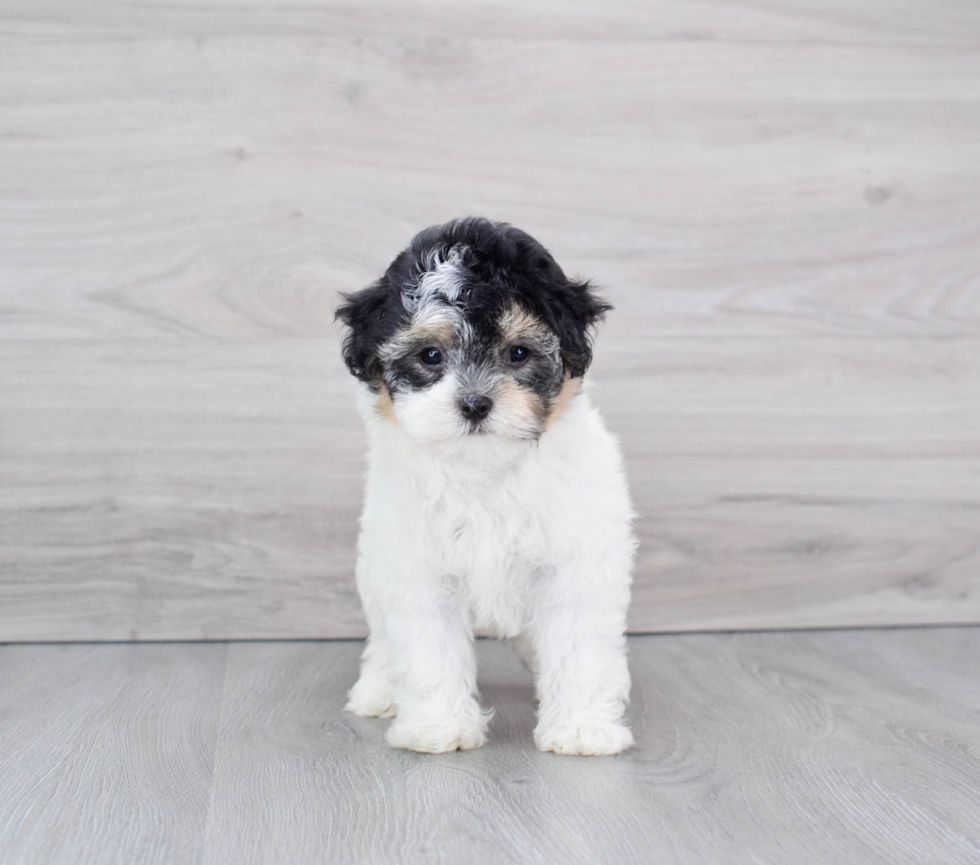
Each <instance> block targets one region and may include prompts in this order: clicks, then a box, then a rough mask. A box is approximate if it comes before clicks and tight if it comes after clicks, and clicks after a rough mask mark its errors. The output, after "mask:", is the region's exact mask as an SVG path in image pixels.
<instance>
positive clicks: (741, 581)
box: [0, 0, 980, 641]
mask: <svg viewBox="0 0 980 865" xmlns="http://www.w3.org/2000/svg"><path fill="white" fill-rule="evenodd" d="M978 153H980V3H977V2H976V0H900V2H896V0H826V2H820V3H815V2H813V0H780V2H778V3H759V2H754V0H731V2H725V3H717V2H690V0H650V2H643V3H638V2H630V0H574V2H565V0H563V2H555V0H526V2H525V0H521V2H518V0H493V2H486V3H484V2H480V3H475V2H474V3H465V2H459V3H452V4H449V3H446V2H442V0H404V2H397V3H396V2H391V0H381V2H377V3H369V4H365V3H358V2H352V0H289V2H287V3H284V4H283V3H270V2H268V0H235V2H224V0H193V2H167V0H165V2H154V3H143V2H132V0H43V2H42V0H4V2H3V3H2V4H0V640H11V641H15V640H27V641H31V640H73V639H74V640H130V639H149V640H152V639H231V638H246V639H248V638H272V637H279V638H302V637H355V636H362V635H363V634H364V631H365V625H364V620H363V618H362V616H361V612H360V606H359V604H358V601H357V598H356V593H355V590H354V579H353V567H352V566H353V560H354V554H353V550H354V536H355V531H356V520H357V511H358V506H359V503H360V495H361V488H362V481H361V476H362V468H363V450H364V442H363V435H362V432H361V429H360V422H359V420H358V419H357V418H356V417H355V415H354V411H353V401H352V399H351V395H350V393H349V376H348V375H347V373H346V371H345V370H344V367H343V365H342V363H341V360H340V355H339V349H338V333H337V331H336V328H335V326H334V324H333V322H332V313H333V309H334V307H335V305H336V303H337V299H338V292H340V291H349V290H353V289H357V288H360V287H362V286H364V285H366V284H368V283H369V282H370V281H372V280H373V279H374V278H375V277H376V276H377V275H378V274H379V272H381V271H382V270H383V269H384V267H385V266H386V265H387V263H388V262H389V261H390V259H391V258H392V257H393V256H394V254H395V253H396V252H397V251H398V250H399V249H401V248H402V247H403V245H404V244H405V243H406V242H407V241H408V239H409V238H410V237H411V236H412V235H413V234H414V233H415V232H416V231H418V230H419V229H421V228H423V227H424V226H426V225H428V224H431V223H434V222H441V221H444V220H446V219H449V218H452V217H455V216H459V215H462V214H469V213H478V214H483V215H486V216H489V217H492V218H495V219H504V220H508V221H511V222H514V223H515V224H517V225H519V226H521V227H522V228H525V229H526V230H528V231H530V232H531V233H532V234H533V235H535V236H536V237H538V238H539V239H540V240H541V241H542V242H543V243H544V244H545V245H546V246H548V247H549V248H550V249H552V251H553V252H554V253H555V255H556V257H557V259H558V260H559V262H561V263H562V264H563V265H564V266H565V267H566V268H567V269H568V270H569V271H570V272H572V273H575V274H581V275H584V276H588V277H591V278H593V279H594V280H595V281H596V282H597V283H598V284H599V285H601V286H602V287H603V288H604V290H605V291H606V294H607V296H608V297H609V299H610V300H611V301H612V302H613V303H614V304H615V306H616V310H615V311H614V312H613V313H612V314H611V315H610V317H609V320H608V322H607V324H606V325H605V326H604V327H603V329H602V331H601V332H600V334H599V337H598V340H597V344H596V362H595V366H594V368H593V370H592V371H591V372H590V376H591V377H593V378H594V380H595V385H596V387H595V396H596V400H597V402H598V403H599V404H600V406H601V407H602V410H603V411H604V413H605V415H606V417H607V420H608V422H609V424H610V426H611V427H612V429H613V430H614V431H615V432H616V433H617V434H618V435H619V436H620V437H621V439H622V441H623V446H624V450H625V454H626V460H627V466H628V470H629V474H630V478H631V483H632V489H633V493H634V497H635V500H636V506H637V510H638V513H639V523H638V531H639V534H640V537H641V540H642V546H641V551H640V557H639V560H638V565H637V573H636V584H635V592H634V603H633V606H632V608H631V612H630V626H631V628H632V629H633V630H634V631H637V632H650V631H660V630H666V631H671V630H711V629H751V628H774V627H776V628H786V627H789V628H792V627H808V626H837V625H870V624H903V623H904V624H909V623H919V624H922V623H965V622H974V623H977V622H980V582H978V580H977V576H976V575H977V573H978V570H980V520H978V513H980V443H978V442H980V440H978V436H977V430H978V429H980V252H978V250H980V160H978V158H977V155H978Z"/></svg>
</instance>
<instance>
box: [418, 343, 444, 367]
mask: <svg viewBox="0 0 980 865" xmlns="http://www.w3.org/2000/svg"><path fill="white" fill-rule="evenodd" d="M419 360H420V361H422V363H424V364H425V365H426V366H439V364H441V363H442V352H441V351H439V349H437V348H436V347H435V346H429V347H428V348H423V349H422V351H420V352H419Z"/></svg>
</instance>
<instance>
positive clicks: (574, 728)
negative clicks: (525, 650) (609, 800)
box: [528, 563, 633, 755]
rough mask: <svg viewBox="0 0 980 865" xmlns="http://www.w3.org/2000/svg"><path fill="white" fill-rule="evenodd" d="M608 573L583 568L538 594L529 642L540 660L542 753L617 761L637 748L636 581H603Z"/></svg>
mask: <svg viewBox="0 0 980 865" xmlns="http://www.w3.org/2000/svg"><path fill="white" fill-rule="evenodd" d="M588 564H589V565H595V563H588ZM605 568H606V569H607V570H608V569H609V565H608V563H607V564H606V565H605ZM602 569H603V566H602V565H598V566H596V567H591V568H590V567H584V566H583V565H576V566H574V567H569V568H566V569H565V570H563V571H560V572H558V573H556V574H553V575H550V576H549V577H547V578H546V579H545V581H544V582H543V583H542V584H541V585H540V586H539V587H538V593H537V598H536V607H537V609H536V611H535V615H534V617H533V619H532V625H531V628H530V629H529V632H528V636H529V637H530V639H531V642H532V644H533V646H534V652H535V657H536V661H537V670H536V679H537V681H536V684H537V692H538V701H539V706H538V724H537V727H536V728H535V730H534V742H535V744H536V745H537V746H538V748H539V749H540V750H542V751H554V752H555V753H557V754H583V755H600V754H617V753H619V752H620V751H623V750H625V749H626V748H629V747H630V746H631V745H632V744H633V734H632V733H631V732H630V730H629V728H628V727H627V726H626V725H625V724H624V723H623V714H624V711H625V707H626V703H627V702H628V700H629V691H630V677H629V670H628V668H627V665H626V637H625V636H624V631H625V619H626V607H627V605H628V603H629V578H628V576H627V577H623V578H619V577H617V576H616V575H615V574H609V573H607V574H606V575H605V576H606V579H603V574H602V573H601V571H602Z"/></svg>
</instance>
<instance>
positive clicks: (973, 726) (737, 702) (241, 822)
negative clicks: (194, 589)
mask: <svg viewBox="0 0 980 865" xmlns="http://www.w3.org/2000/svg"><path fill="white" fill-rule="evenodd" d="M359 649H360V644H359V643H357V642H267V643H263V642H251V643H231V644H228V643H212V644H206V643H173V644H101V645H91V644H89V645H86V644H79V645H9V646H5V647H3V648H0V737H2V739H0V851H2V853H0V860H2V861H3V863H4V865H15V863H37V865H55V863H65V865H86V863H92V865H96V863H97V865H109V863H125V865H133V863H139V865H145V863H228V865H247V863H275V862H282V863H291V865H304V863H313V862H330V863H334V862H337V863H342V862H365V863H381V862H392V863H394V862H398V863H403V862H453V863H456V862H481V863H486V862H494V863H498V862H514V863H524V862H543V863H552V862H600V861H601V862H611V863H620V862H623V863H625V862H643V863H650V862H657V863H670V862H681V863H692V862H709V863H713V862H717V863H739V862H754V863H787V862H793V863H801V862H813V863H821V865H823V863H829V862H833V863H850V862H854V863H863V865H864V863H877V862H881V863H888V865H896V863H913V862H914V863H944V865H949V863H976V862H977V861H980V808H978V807H977V802H978V801H980V675H978V672H977V663H976V662H977V658H978V657H980V628H936V629H929V628H925V629H908V630H878V631H813V632H784V633H756V634H713V635H701V634H688V635H661V636H647V637H635V638H632V640H631V665H632V670H633V676H634V682H635V684H634V690H633V703H632V706H631V710H630V715H631V719H632V725H633V728H634V730H635V731H636V737H637V742H638V746H637V748H636V749H635V750H633V751H631V752H629V753H627V754H624V755H621V756H620V757H618V758H565V757H556V756H554V755H550V754H541V753H539V752H537V751H535V750H534V749H533V748H532V746H531V729H532V725H533V708H532V701H531V700H532V698H531V682H530V678H529V675H528V673H527V671H526V670H525V669H524V667H523V666H522V664H521V662H520V660H519V658H518V656H517V654H516V652H515V651H514V650H513V648H512V647H511V646H509V645H507V644H500V643H489V642H488V643H481V645H480V664H481V676H480V679H481V687H482V692H483V701H484V703H485V704H486V705H491V706H493V707H495V709H496V715H495V716H494V718H493V721H492V722H491V734H492V738H491V742H490V743H489V744H488V745H487V746H486V747H485V748H483V749H480V750H478V751H474V752H469V753H459V754H454V755H446V756H428V755H418V754H409V753H405V752H396V751H392V750H390V749H388V748H387V747H386V746H385V745H384V744H383V742H382V735H383V731H384V729H385V726H386V724H387V723H388V722H386V721H382V720H375V719H360V718H355V717H352V716H350V715H347V714H345V713H344V712H342V711H341V706H342V704H343V700H344V691H345V689H346V688H347V687H348V686H349V685H350V684H351V682H352V681H353V679H354V676H355V671H356V665H357V656H358V652H359Z"/></svg>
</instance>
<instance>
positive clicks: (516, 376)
mask: <svg viewBox="0 0 980 865" xmlns="http://www.w3.org/2000/svg"><path fill="white" fill-rule="evenodd" d="M609 308H610V307H609V306H608V305H607V304H605V303H603V302H602V301H601V300H599V298H598V297H597V296H596V295H595V293H594V291H593V290H592V288H591V286H589V284H588V283H584V282H575V281H572V280H569V279H568V278H567V277H566V276H565V274H564V273H563V272H562V270H561V268H560V267H559V266H558V265H557V264H556V263H555V261H554V259H553V258H552V257H551V255H549V253H548V252H547V251H546V250H545V249H544V248H543V247H542V246H541V245H540V244H538V243H537V242H536V241H535V240H534V239H533V238H531V237H530V236H528V235H527V234H525V233H524V232H521V231H519V230H517V229H515V228H513V227H511V226H508V225H505V224H502V223H493V222H489V221H487V220H483V219H466V220H458V221H455V222H451V223H448V224H446V225H442V226H435V227H433V228H430V229H427V230H426V231H423V232H422V233H420V234H419V235H418V236H416V237H415V238H414V239H413V241H412V243H411V245H410V246H409V247H408V249H406V250H405V251H404V252H402V253H401V254H400V255H399V256H398V257H397V258H396V259H395V260H394V261H393V262H392V264H391V266H390V267H389V268H388V270H387V271H386V273H385V274H384V276H383V277H382V278H381V279H379V280H378V281H377V282H376V283H375V284H374V285H372V286H370V287H368V288H366V289H364V290H363V291H361V292H357V293H355V294H352V295H348V296H347V297H346V298H345V303H344V304H343V305H342V306H341V307H340V308H339V309H338V311H337V315H338V318H340V319H341V320H342V321H343V322H344V324H345V325H346V326H347V335H346V339H345V342H344V359H345V361H346V363H347V366H348V369H349V370H350V372H351V373H352V374H353V375H354V376H355V377H357V378H358V379H359V380H360V381H361V382H362V383H363V387H361V388H360V398H359V408H360V411H361V413H362V415H363V417H364V420H365V424H366V428H367V440H368V475H367V489H366V497H365V503H364V511H363V515H362V518H361V534H360V539H359V542H358V562H357V585H358V590H359V592H360V595H361V600H362V602H363V605H364V610H365V613H366V616H367V619H368V624H369V626H370V637H369V639H368V643H367V647H366V648H365V650H364V655H363V659H362V667H361V675H360V679H359V680H358V682H357V684H356V685H354V687H353V688H352V690H351V692H350V700H349V703H348V705H347V708H348V709H349V710H350V711H352V712H354V713H356V714H358V715H369V716H383V717H393V718H394V720H393V721H392V723H391V725H390V727H389V729H388V733H387V741H388V743H389V744H390V745H392V746H394V747H399V748H409V749H411V750H415V751H427V752H444V751H452V750H455V749H457V748H461V749H467V748H476V747H479V746H480V745H482V744H483V743H484V742H485V741H486V727H487V721H488V719H489V713H488V712H485V711H484V710H482V709H481V707H480V705H479V703H478V702H477V696H478V694H477V689H476V660H475V654H474V647H473V639H474V635H476V634H486V635H488V636H497V637H516V638H519V645H520V646H521V647H522V649H523V650H524V651H525V653H526V656H527V657H528V660H529V663H530V666H531V668H532V669H533V671H534V674H535V682H536V689H537V696H538V702H539V709H538V723H537V727H536V729H535V732H534V740H535V744H536V745H537V746H538V748H540V749H541V750H544V751H555V752H557V753H560V754H613V753H617V752H619V751H621V750H623V749H624V748H628V747H629V746H630V745H631V744H632V741H633V739H632V735H631V733H630V731H629V729H628V727H626V726H625V724H624V723H623V714H624V710H625V705H626V702H627V700H628V696H629V689H630V680H629V673H628V670H627V664H626V643H625V637H624V630H625V617H626V608H627V605H628V603H629V587H630V580H631V569H632V560H633V555H634V550H635V540H634V536H633V533H632V529H631V522H632V511H631V508H630V503H629V495H628V491H627V485H626V478H625V475H624V472H623V467H622V460H621V457H620V453H619V447H618V444H617V442H616V440H615V439H614V438H613V436H612V435H611V434H610V433H609V432H608V431H607V430H606V428H605V427H604V426H603V423H602V420H601V418H600V416H599V414H598V412H597V411H596V410H595V409H594V408H593V407H592V405H591V404H590V402H589V399H588V395H587V394H586V392H585V391H584V389H583V387H582V377H583V376H584V374H585V371H586V369H587V368H588V366H589V363H590V361H591V357H592V353H591V344H590V334H591V329H592V327H593V325H594V324H595V323H596V322H597V321H599V320H600V319H601V318H602V316H603V315H604V314H605V312H606V311H607V310H608V309H609Z"/></svg>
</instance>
